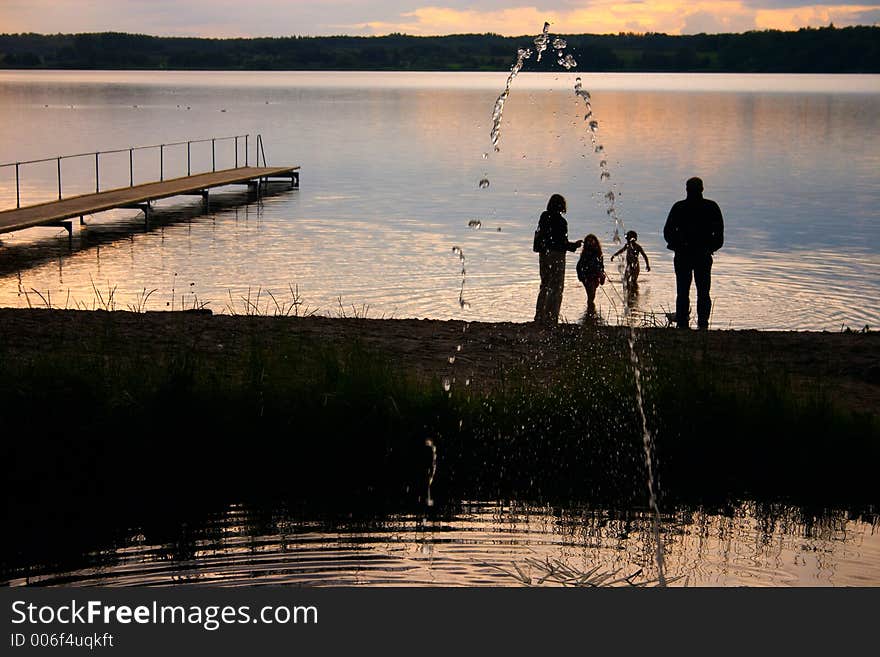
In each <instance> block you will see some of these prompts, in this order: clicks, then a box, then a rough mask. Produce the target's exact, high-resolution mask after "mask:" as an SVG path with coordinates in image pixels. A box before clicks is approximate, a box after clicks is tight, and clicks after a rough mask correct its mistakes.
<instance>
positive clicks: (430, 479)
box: [425, 438, 437, 506]
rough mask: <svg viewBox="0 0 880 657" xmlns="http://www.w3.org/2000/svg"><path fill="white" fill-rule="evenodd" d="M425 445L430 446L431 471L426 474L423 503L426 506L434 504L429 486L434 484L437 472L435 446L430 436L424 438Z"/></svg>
mask: <svg viewBox="0 0 880 657" xmlns="http://www.w3.org/2000/svg"><path fill="white" fill-rule="evenodd" d="M425 446H426V447H429V448H431V472H430V474H428V497H427V498H426V500H425V503H426V504H427V505H428V506H434V498H433V497H431V486H432V485H433V484H434V475H436V474H437V446H436V445H435V444H434V441H433V440H431V439H430V438H428V439H427V440H425Z"/></svg>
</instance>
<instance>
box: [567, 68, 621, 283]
mask: <svg viewBox="0 0 880 657" xmlns="http://www.w3.org/2000/svg"><path fill="white" fill-rule="evenodd" d="M574 94H575V96H577V97H578V98H580V99H581V100H583V102H584V122H585V123H586V127H587V132H588V134H589V136H590V144H591V145H592V148H593V152H594V153H595V154H597V155H600V156H601V155H602V154H604V153H605V146H604V145H602V143H601V142H600V141H599V122H598V121H597V120H596V119H595V118H594V115H593V103H592V96H591V95H590V92H589V91H587V90H586V89H584V84H583V80H582V79H581V78H580V77H577V78H575V82H574ZM599 181H600V182H602V183H605V184H607V185H608V189H607V191H606V192H605V194H604V195H603V198H604V199H605V213H606V214H607V215H608V216H609V217H610V218H611V220H612V221H613V222H614V233H613V236H612V238H611V239H612V241H613V242H614V244H620V235H621V233H622V232H623V222H622V221H621V220H620V218H619V217H618V216H617V208H616V207H615V201H616V199H617V195H616V194H615V193H614V189H613V184H612V183H611V171H609V169H608V160H607V159H606V158H604V157H601V159H600V160H599ZM621 278H622V274H621Z"/></svg>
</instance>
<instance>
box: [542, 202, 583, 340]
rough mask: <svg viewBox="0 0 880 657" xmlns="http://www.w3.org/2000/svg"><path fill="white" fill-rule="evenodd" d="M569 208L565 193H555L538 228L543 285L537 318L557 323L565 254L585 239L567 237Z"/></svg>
mask: <svg viewBox="0 0 880 657" xmlns="http://www.w3.org/2000/svg"><path fill="white" fill-rule="evenodd" d="M566 210H567V207H566V203H565V197H563V196H562V194H554V195H553V196H551V197H550V200H549V201H548V202H547V209H546V210H545V211H544V212H542V213H541V218H540V219H539V220H538V230H536V231H535V242H534V245H533V248H534V250H535V251H536V252H537V253H538V264H539V269H540V273H541V289H540V290H539V292H538V302H537V304H535V321H536V322H539V323H541V324H555V323H556V322H558V321H559V309H560V308H561V307H562V290H563V288H564V287H565V254H566V252H568V251H576V250H577V249H579V248H580V246H581V244H582V241H581V240H578V241H577V242H569V241H568V222H567V221H566V220H565V217H563V216H562V215H564V214H565V212H566Z"/></svg>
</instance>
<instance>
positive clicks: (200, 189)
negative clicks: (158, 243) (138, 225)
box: [0, 166, 299, 235]
mask: <svg viewBox="0 0 880 657" xmlns="http://www.w3.org/2000/svg"><path fill="white" fill-rule="evenodd" d="M279 179H280V180H285V181H289V182H290V186H291V188H295V187H299V167H298V166H294V167H290V166H285V167H268V166H263V167H251V166H244V167H236V168H234V169H224V170H222V171H211V172H208V173H197V174H194V175H189V176H183V177H181V178H172V179H171V180H163V181H159V182H149V183H144V184H140V185H132V186H129V187H121V188H118V189H110V190H106V191H102V192H97V193H94V194H83V195H80V196H72V197H70V198H64V199H60V200H56V201H50V202H48V203H40V204H37V205H30V206H26V207H22V208H16V209H13V210H5V211H2V212H0V233H8V232H11V231H15V230H22V229H25V228H33V227H35V226H55V227H62V228H66V229H67V231H68V234H70V235H72V234H73V227H72V222H71V221H70V220H71V219H73V218H76V217H79V219H80V221H81V222H82V219H83V217H84V216H85V215H90V214H95V213H96V212H104V211H106V210H114V209H122V208H134V209H138V210H142V211H143V212H144V214H145V215H146V218H147V219H148V220H149V215H150V211H151V203H152V202H153V201H157V200H159V199H163V198H168V197H171V196H183V195H198V196H201V197H202V198H203V199H204V200H205V202H206V203H207V199H208V190H209V189H212V188H215V187H223V186H226V185H248V186H249V187H250V188H251V189H253V190H254V191H260V190H261V189H263V188H265V186H266V185H267V184H268V183H269V182H270V181H272V180H279Z"/></svg>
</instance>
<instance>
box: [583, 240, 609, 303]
mask: <svg viewBox="0 0 880 657" xmlns="http://www.w3.org/2000/svg"><path fill="white" fill-rule="evenodd" d="M577 276H578V280H579V281H580V282H581V283H583V284H584V289H585V290H586V291H587V315H588V316H590V317H592V316H594V315H595V314H596V289H597V288H598V287H599V286H600V285H605V263H604V261H603V258H602V245H601V244H600V243H599V238H598V237H596V236H595V235H593V234H592V233H590V234H589V235H587V236H586V237H585V238H584V248H583V250H582V251H581V257H580V259H579V260H578V263H577Z"/></svg>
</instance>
